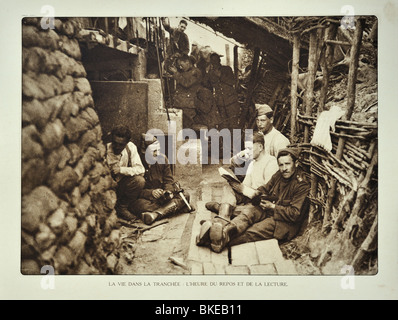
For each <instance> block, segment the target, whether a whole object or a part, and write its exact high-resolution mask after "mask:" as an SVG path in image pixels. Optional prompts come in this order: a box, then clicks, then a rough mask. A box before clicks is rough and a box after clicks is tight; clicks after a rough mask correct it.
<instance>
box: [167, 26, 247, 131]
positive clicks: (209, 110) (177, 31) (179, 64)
mask: <svg viewBox="0 0 398 320" xmlns="http://www.w3.org/2000/svg"><path fill="white" fill-rule="evenodd" d="M163 25H164V26H165V29H166V30H167V31H168V32H169V33H170V42H171V45H170V46H169V50H168V52H166V59H165V64H164V68H165V71H166V72H167V73H168V74H169V75H170V76H171V77H172V78H173V79H174V80H175V83H176V88H175V92H174V94H173V95H172V106H173V107H174V108H177V109H182V110H183V127H184V128H195V127H197V126H206V127H207V128H208V129H212V128H217V129H219V130H221V129H224V128H227V129H230V130H232V129H239V128H240V124H239V116H240V105H239V102H238V95H237V92H236V90H235V76H234V73H233V71H232V69H231V67H229V66H224V65H222V64H221V59H220V57H221V56H220V55H219V54H218V53H216V52H213V51H212V50H211V48H210V47H209V46H205V47H203V48H199V46H198V45H197V43H196V42H194V43H193V45H192V50H190V48H189V40H188V37H187V35H186V34H185V32H184V30H185V28H186V26H187V22H186V21H185V20H181V21H180V23H179V25H178V27H177V28H171V27H170V25H169V23H168V22H167V20H163ZM190 51H191V54H190V55H188V54H189V52H190Z"/></svg>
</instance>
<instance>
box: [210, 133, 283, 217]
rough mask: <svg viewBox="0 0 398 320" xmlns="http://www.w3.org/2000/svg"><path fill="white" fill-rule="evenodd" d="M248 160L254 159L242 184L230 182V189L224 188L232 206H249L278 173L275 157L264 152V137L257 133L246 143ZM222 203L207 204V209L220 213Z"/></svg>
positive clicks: (248, 138) (224, 195)
mask: <svg viewBox="0 0 398 320" xmlns="http://www.w3.org/2000/svg"><path fill="white" fill-rule="evenodd" d="M244 153H245V155H246V157H245V158H246V159H252V161H251V162H250V164H249V166H248V169H247V173H246V175H245V178H244V179H243V181H242V183H239V182H237V181H229V186H230V188H224V194H223V198H228V199H232V203H231V204H232V205H234V206H235V205H237V204H247V203H249V202H251V201H252V199H251V197H252V195H253V194H254V193H255V192H254V191H255V190H256V189H257V188H259V187H261V186H262V185H265V184H266V183H267V182H268V181H269V180H270V179H271V177H272V176H273V175H274V173H275V172H277V171H278V163H277V161H276V158H275V157H274V156H271V155H270V154H268V153H266V152H265V150H264V135H263V134H262V132H256V133H254V134H253V135H252V136H249V137H247V140H246V141H245V150H244ZM219 208H220V203H218V202H207V203H206V209H208V210H210V211H213V212H215V213H218V210H219Z"/></svg>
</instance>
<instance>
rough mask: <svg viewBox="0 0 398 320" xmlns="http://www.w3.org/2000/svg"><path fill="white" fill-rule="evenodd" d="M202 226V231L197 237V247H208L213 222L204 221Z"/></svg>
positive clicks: (201, 222)
mask: <svg viewBox="0 0 398 320" xmlns="http://www.w3.org/2000/svg"><path fill="white" fill-rule="evenodd" d="M200 224H201V226H200V231H199V234H198V235H197V236H196V245H197V246H206V247H207V246H209V245H210V228H211V226H212V224H213V223H212V221H211V220H202V221H200Z"/></svg>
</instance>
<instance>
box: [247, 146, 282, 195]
mask: <svg viewBox="0 0 398 320" xmlns="http://www.w3.org/2000/svg"><path fill="white" fill-rule="evenodd" d="M278 170H279V166H278V162H277V160H276V158H275V157H274V156H271V155H269V154H267V153H265V152H264V151H263V152H262V153H261V154H260V156H259V157H258V158H257V159H256V160H253V161H252V162H251V163H250V164H249V167H248V168H247V173H246V177H245V179H244V180H243V182H242V183H243V184H244V185H246V186H248V187H250V188H253V189H257V188H259V187H261V186H263V185H265V184H266V183H267V182H268V181H269V180H270V179H271V177H272V176H273V175H274V174H275V172H277V171H278Z"/></svg>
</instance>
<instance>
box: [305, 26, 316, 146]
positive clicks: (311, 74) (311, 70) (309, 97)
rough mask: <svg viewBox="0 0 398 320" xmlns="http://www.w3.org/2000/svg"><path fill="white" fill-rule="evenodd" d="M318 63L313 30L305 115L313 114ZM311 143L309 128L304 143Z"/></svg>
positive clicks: (306, 127)
mask: <svg viewBox="0 0 398 320" xmlns="http://www.w3.org/2000/svg"><path fill="white" fill-rule="evenodd" d="M316 62H317V31H316V30H312V31H311V33H310V47H309V53H308V72H307V88H306V90H305V95H304V106H305V115H306V116H310V115H311V113H312V104H313V101H314V81H315V73H316V68H317V65H316ZM307 142H309V127H308V126H305V128H304V143H307Z"/></svg>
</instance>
